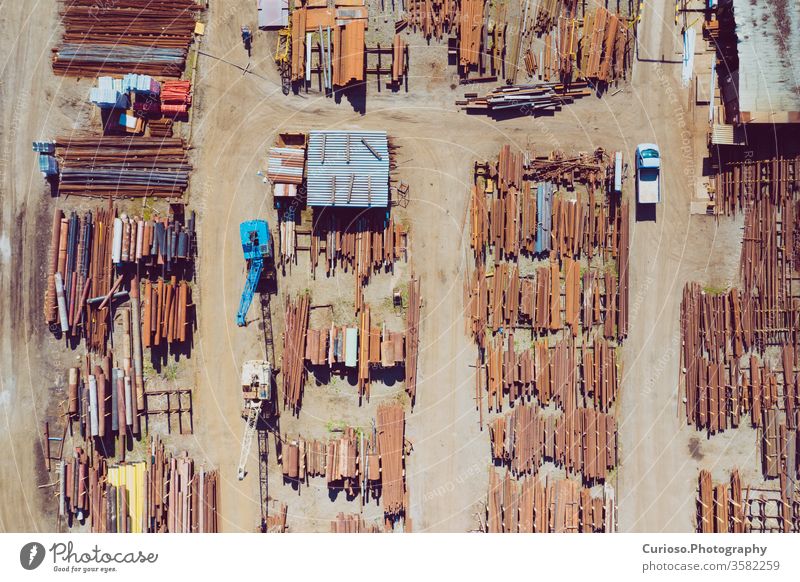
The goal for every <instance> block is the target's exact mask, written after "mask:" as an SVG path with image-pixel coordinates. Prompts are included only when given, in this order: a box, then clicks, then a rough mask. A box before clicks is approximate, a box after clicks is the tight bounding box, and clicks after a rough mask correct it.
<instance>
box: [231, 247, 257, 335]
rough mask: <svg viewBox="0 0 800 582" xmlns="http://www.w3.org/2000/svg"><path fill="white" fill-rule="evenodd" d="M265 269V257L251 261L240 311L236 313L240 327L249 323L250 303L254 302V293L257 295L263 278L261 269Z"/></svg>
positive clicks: (237, 323) (240, 302)
mask: <svg viewBox="0 0 800 582" xmlns="http://www.w3.org/2000/svg"><path fill="white" fill-rule="evenodd" d="M263 269H264V259H263V258H260V257H259V258H255V259H253V260H252V261H250V270H249V271H248V273H247V281H245V284H244V291H242V298H241V300H240V301H239V311H238V312H237V313H236V325H238V326H240V327H241V326H244V325H246V324H247V319H246V318H247V312H248V310H249V309H250V304H251V303H252V302H253V295H255V292H256V287H257V286H258V281H259V279H260V278H261V271H262V270H263Z"/></svg>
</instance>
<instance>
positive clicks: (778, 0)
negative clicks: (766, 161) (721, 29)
mask: <svg viewBox="0 0 800 582" xmlns="http://www.w3.org/2000/svg"><path fill="white" fill-rule="evenodd" d="M732 5H733V18H734V21H735V25H736V39H737V53H738V57H739V71H738V88H737V89H738V97H739V112H740V122H742V123H800V65H798V62H799V61H798V56H800V10H798V9H797V3H796V0H775V1H774V2H755V1H754V0H732Z"/></svg>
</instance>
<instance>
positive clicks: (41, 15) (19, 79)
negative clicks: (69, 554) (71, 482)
mask: <svg viewBox="0 0 800 582" xmlns="http://www.w3.org/2000/svg"><path fill="white" fill-rule="evenodd" d="M33 4H35V6H33ZM51 8H52V7H51V6H50V2H35V3H30V4H29V3H23V2H3V3H2V5H1V6H0V47H2V50H0V54H2V55H3V56H2V59H0V123H1V124H2V125H1V126H2V131H0V144H1V145H0V147H1V148H2V152H1V153H0V156H1V157H0V173H1V176H0V198H1V199H2V206H1V207H0V435H1V436H0V448H2V450H3V462H2V463H0V507H2V511H0V531H6V532H9V531H52V530H53V528H54V527H55V524H54V522H53V519H52V516H53V508H52V507H51V508H49V509H47V508H45V507H44V502H45V501H46V500H47V499H48V497H49V493H50V490H40V489H37V486H38V485H39V484H41V483H42V480H43V479H47V476H46V474H45V473H44V466H43V463H42V456H41V452H40V451H41V448H40V447H41V443H40V441H39V438H40V427H41V424H42V421H43V418H44V416H45V414H46V412H47V406H48V402H49V392H48V388H49V386H50V385H51V383H52V382H53V380H54V378H53V376H52V375H51V373H50V372H51V370H50V368H49V365H48V362H47V361H46V356H45V354H43V353H42V350H43V349H44V347H45V346H44V342H43V335H44V334H43V333H42V330H41V327H40V326H41V320H42V317H41V300H40V299H39V298H41V297H42V293H43V278H42V276H41V274H42V273H43V272H44V266H43V263H42V261H43V260H44V250H45V249H44V246H45V245H46V244H47V243H42V239H41V233H40V232H39V231H38V230H37V225H38V224H47V223H48V222H49V221H51V219H50V218H47V217H48V216H50V217H52V214H51V211H50V210H49V207H50V200H49V199H48V198H49V197H48V196H46V195H43V192H44V188H43V184H42V180H41V175H40V174H39V171H38V168H37V167H36V156H35V155H32V153H31V141H33V140H34V139H40V138H41V136H42V131H43V130H44V128H46V127H47V126H48V125H51V126H58V125H59V124H61V123H62V122H63V119H61V117H60V115H59V114H58V113H57V112H55V111H54V110H53V109H52V108H53V106H54V104H55V103H57V102H58V101H59V100H60V99H59V98H60V97H62V95H58V94H57V91H58V87H59V84H60V81H59V80H57V79H54V78H53V75H52V74H51V72H50V58H49V57H50V51H49V44H50V43H51V42H52V36H51V35H52V34H53V33H54V29H55V15H54V11H53V10H52V9H51ZM68 92H69V91H68V90H67V93H68ZM33 321H35V322H36V324H33V323H32V322H33ZM36 326H39V328H38V329H37V327H36ZM45 332H46V330H45Z"/></svg>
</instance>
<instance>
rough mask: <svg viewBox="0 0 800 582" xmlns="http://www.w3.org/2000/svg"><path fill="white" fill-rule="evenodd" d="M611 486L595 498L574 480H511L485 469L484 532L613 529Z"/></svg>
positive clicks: (530, 478) (558, 531)
mask: <svg viewBox="0 0 800 582" xmlns="http://www.w3.org/2000/svg"><path fill="white" fill-rule="evenodd" d="M615 514H616V507H615V502H614V498H613V489H611V488H610V486H608V485H606V486H605V487H604V492H603V497H595V496H593V495H592V493H591V491H590V490H589V489H587V488H585V487H581V485H580V483H578V482H577V481H572V480H569V479H557V480H553V481H547V482H545V483H543V482H542V481H540V480H538V479H537V478H536V477H528V478H527V479H523V480H516V479H513V478H512V477H511V475H510V473H509V472H506V474H505V476H504V477H501V476H500V475H498V473H497V471H496V470H495V469H494V468H490V469H489V493H488V498H487V504H486V526H485V531H486V532H488V533H517V532H519V533H594V532H606V533H611V532H614V531H616V523H615V520H614V516H615Z"/></svg>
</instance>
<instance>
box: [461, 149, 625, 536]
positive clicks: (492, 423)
mask: <svg viewBox="0 0 800 582" xmlns="http://www.w3.org/2000/svg"><path fill="white" fill-rule="evenodd" d="M613 171H614V170H613V166H612V164H610V162H609V160H608V158H607V156H606V155H605V154H604V152H603V151H602V150H598V151H596V152H595V153H594V154H593V155H586V154H580V155H576V156H571V157H570V156H566V155H564V154H563V153H560V152H554V153H553V154H551V155H549V156H545V157H535V158H534V157H532V156H530V155H528V154H525V153H522V152H515V151H513V150H512V149H511V148H510V146H504V147H503V148H502V149H501V150H500V153H499V156H498V158H497V159H496V160H495V161H492V162H488V163H476V164H475V169H474V186H473V187H472V193H471V204H470V214H469V221H470V237H471V239H470V241H471V247H472V250H473V254H474V259H475V268H474V270H473V271H472V273H471V275H470V276H469V277H468V278H467V281H466V289H465V308H466V311H467V327H468V333H470V335H471V336H472V337H473V339H474V340H475V343H476V345H477V347H478V356H477V360H476V363H475V368H476V374H475V402H476V408H478V410H479V414H480V423H481V427H483V424H484V393H485V394H486V395H487V398H488V412H489V415H490V417H489V418H488V419H487V424H488V425H489V429H490V430H489V433H490V443H491V450H492V456H493V459H494V461H495V464H497V465H505V466H507V467H508V470H509V471H510V474H511V475H514V476H517V477H520V476H523V475H527V474H529V475H530V476H531V480H529V481H528V482H526V483H527V484H525V485H523V487H526V488H529V489H530V491H531V492H532V491H533V488H536V487H538V488H542V487H543V485H542V483H540V482H539V481H537V480H536V479H538V478H539V476H540V475H539V470H540V467H541V465H542V464H543V463H544V462H549V463H553V464H555V466H556V469H557V470H559V471H563V472H564V473H566V474H567V475H571V476H573V477H575V478H577V479H578V481H575V482H572V481H563V484H561V485H548V486H547V487H550V486H552V487H558V488H560V489H559V491H562V490H563V491H562V493H563V495H564V496H567V495H576V496H580V497H582V496H587V498H586V499H581V501H579V502H576V505H575V508H574V511H575V514H574V515H573V514H571V513H570V514H569V515H566V514H564V515H563V516H562V517H563V519H565V520H567V521H565V522H564V524H560V525H557V526H556V525H550V526H545V525H541V526H539V529H536V531H552V530H553V528H555V530H557V531H613V530H614V527H615V520H616V518H615V511H616V509H615V507H614V501H613V490H612V489H611V488H610V485H606V487H605V490H604V493H603V496H604V499H601V498H599V497H597V498H596V499H595V498H591V499H590V498H589V497H588V496H589V495H590V493H589V490H588V489H586V490H585V493H579V489H580V482H583V483H585V484H587V485H590V486H591V485H597V484H605V481H606V479H607V477H608V472H609V471H611V470H613V469H614V468H615V467H616V464H617V429H616V419H615V417H614V416H613V410H614V403H615V400H616V397H617V394H618V391H619V385H620V380H619V377H620V375H621V370H620V365H619V364H620V362H619V361H618V359H617V352H616V350H617V347H618V346H619V345H620V344H621V343H622V342H623V341H624V339H625V337H626V336H627V331H628V327H627V326H628V323H627V322H628V313H627V309H628V297H627V295H628V280H627V277H628V275H627V273H628V271H627V260H628V245H629V241H628V229H629V223H628V221H629V215H628V202H627V201H626V200H624V199H623V197H622V195H621V193H619V192H616V191H614V189H613V182H614V180H613ZM559 190H562V191H561V192H559ZM522 257H525V258H526V260H528V259H530V260H533V261H535V263H534V265H533V266H528V265H525V267H524V269H525V271H527V272H528V273H529V274H522V269H523V267H522V265H523V264H525V263H520V262H519V261H520V259H521V258H522ZM562 273H563V274H562ZM520 348H521V349H520ZM506 402H508V403H509V405H510V406H511V407H512V411H511V412H510V413H507V414H505V415H501V414H499V413H500V412H501V411H502V410H503V406H504V404H505V403H506ZM551 404H555V406H556V407H557V408H558V409H559V410H558V412H554V411H552V407H551V406H550V405H551ZM493 475H494V473H493ZM492 479H493V483H494V485H493V487H500V485H499V484H498V483H499V478H498V477H497V476H496V475H495V476H494V477H492ZM519 486H520V484H518V483H516V482H515V481H513V480H512V479H511V477H510V476H507V478H506V481H505V485H504V487H508V488H510V489H509V491H508V495H509V496H514V495H518V493H516V492H517V488H518V487H519ZM554 490H555V489H554ZM562 493H559V495H562ZM497 495H499V494H498V490H497V489H496V488H493V489H490V498H489V502H488V507H487V516H488V517H487V519H488V522H489V524H490V525H489V526H488V530H489V531H531V529H530V528H532V527H534V526H533V525H531V524H529V525H527V526H524V527H523V526H521V525H519V524H520V520H523V519H526V520H532V519H533V515H534V514H536V515H542V513H541V512H543V511H545V509H544V507H545V506H544V505H542V507H538V508H534V501H533V499H534V498H535V495H534V496H533V497H531V498H530V499H529V500H528V501H527V502H526V503H528V504H529V505H527V506H525V508H524V509H522V508H521V507H517V506H514V507H508V506H503V505H502V503H505V502H506V501H507V499H510V498H501V497H497ZM531 495H533V494H532V493H531ZM542 495H544V490H543V491H542ZM548 495H549V493H548ZM542 499H545V498H544V497H542ZM515 503H516V502H515ZM536 503H539V502H536ZM544 503H545V502H544V501H542V504H544ZM579 503H584V506H583V508H582V509H580V510H579V508H578V504H579ZM505 511H510V512H511V514H510V515H509V516H508V517H506V513H504V512H505ZM558 511H561V510H558ZM569 511H572V509H570V510H569ZM583 512H586V513H585V514H584V513H583ZM542 519H544V518H542ZM567 522H569V525H565V524H566V523H567ZM492 524H494V525H492Z"/></svg>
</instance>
